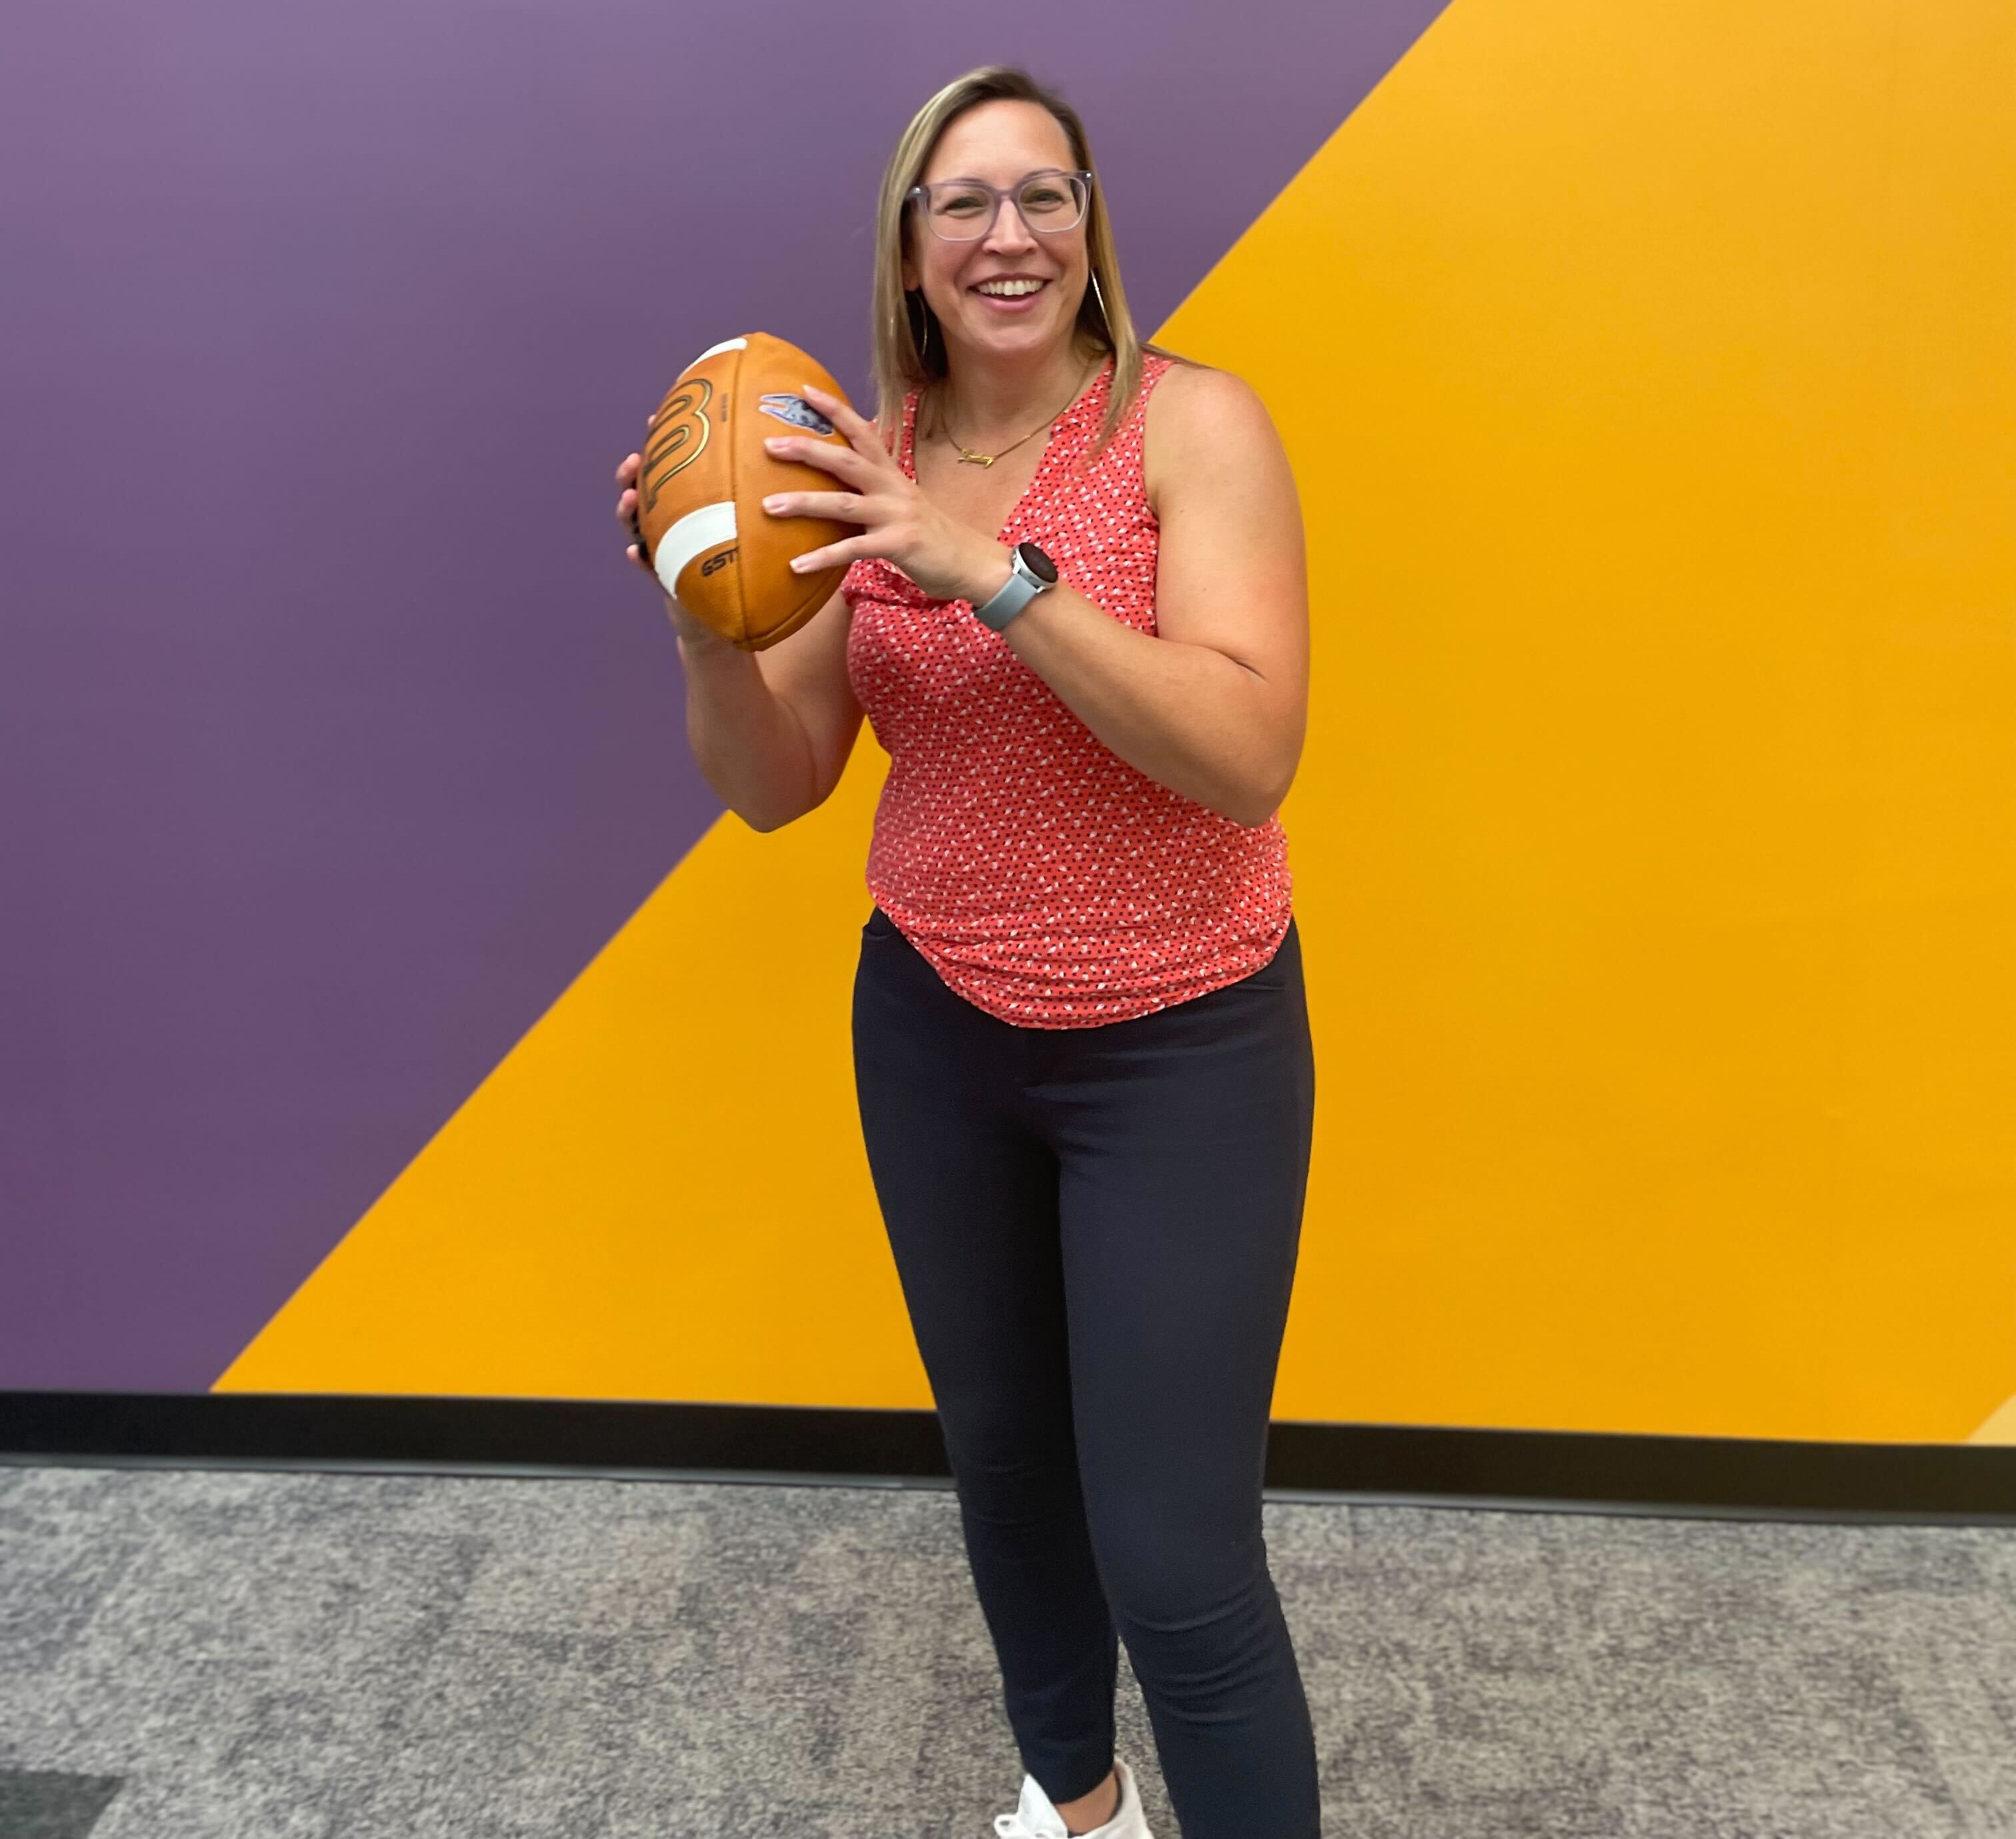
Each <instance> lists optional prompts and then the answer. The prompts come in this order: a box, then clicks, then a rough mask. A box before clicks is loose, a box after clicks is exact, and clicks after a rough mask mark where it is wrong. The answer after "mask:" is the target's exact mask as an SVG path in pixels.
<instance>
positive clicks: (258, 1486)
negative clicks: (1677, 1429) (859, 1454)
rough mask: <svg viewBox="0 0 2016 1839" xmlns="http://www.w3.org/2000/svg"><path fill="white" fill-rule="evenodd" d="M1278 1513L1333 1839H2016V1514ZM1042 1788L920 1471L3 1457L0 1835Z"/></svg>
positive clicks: (972, 1812)
mask: <svg viewBox="0 0 2016 1839" xmlns="http://www.w3.org/2000/svg"><path fill="white" fill-rule="evenodd" d="M1266 1525H1267V1537H1268V1545H1269V1552H1270V1554H1271V1556H1272V1560H1273V1567H1274V1572H1275V1575H1276V1579H1277V1580H1278V1581H1279V1583H1280V1588H1281V1592H1282V1596H1283V1601H1284V1603H1286V1605H1287V1612H1288V1617H1289V1620H1290V1621H1291V1624H1292V1625H1293V1627H1294V1632H1295V1637H1296V1642H1297V1647H1298V1653H1299V1655H1300V1657H1301V1666H1302V1671H1303V1675H1304V1678H1305V1681H1306V1682H1307V1683H1308V1686H1309V1695H1310V1698H1311V1701H1312V1707H1313V1710H1314V1712H1315V1716H1316V1729H1317V1734H1318V1737H1319V1742H1320V1743H1321V1746H1322V1755H1323V1793H1324V1807H1325V1830H1326V1833H1327V1834H1328V1835H1330V1839H1402V1836H1405V1839H1518V1836H1521V1835H1527V1834H1532V1835H1539V1834H1547V1835H1553V1836H1557V1839H1598V1836H1600V1839H1625V1836H1629V1839H1933V1836H1934V1835H1937V1836H1939V1839H1947V1836H1949V1835H1950V1836H1953V1839H1961V1836H1965V1839H2016V1530H2010V1529H2000V1528H1996V1529H1987V1528H1960V1527H1952V1528H1946V1527H1942V1528H1916V1527H1829V1526H1819V1525H1810V1524H1806V1525H1802V1524H1779V1525H1769V1524H1761V1523H1738V1522H1731V1521H1715V1520H1631V1519H1619V1518H1611V1517H1603V1516H1571V1515H1554V1514H1534V1513H1510V1512H1479V1511H1456V1510H1449V1509H1429V1508H1409V1507H1399V1506H1366V1505H1352V1506H1344V1505H1314V1504H1307V1503H1301V1502H1269V1505H1268V1507H1267V1509H1266ZM1121 1754H1123V1755H1126V1756H1128V1757H1129V1758H1130V1759H1131V1760H1133V1761H1136V1763H1137V1764H1138V1765H1139V1772H1140V1774H1141V1776H1142V1778H1143V1787H1144V1790H1145V1791H1146V1794H1147V1802H1148V1811H1149V1817H1150V1821H1151V1822H1152V1823H1153V1824H1154V1827H1155V1830H1156V1833H1157V1839H1179V1836H1178V1834H1177V1832H1176V1828H1175V1823H1174V1821H1173V1820H1172V1819H1171V1818H1170V1816H1169V1813H1168V1803H1167V1801H1166V1799H1165V1797H1164V1795H1163V1794H1162V1790H1161V1780H1160V1776H1159V1774H1158V1773H1157V1770H1156V1769H1155V1766H1154V1747H1153V1745H1152V1743H1151V1742H1150V1738H1149V1735H1148V1729H1147V1719H1146V1716H1145V1714H1144V1713H1143V1709H1142V1707H1141V1703H1140V1699H1139V1689H1138V1688H1137V1687H1136V1684H1135V1682H1134V1680H1133V1677H1132V1674H1131V1673H1129V1672H1128V1671H1125V1669H1124V1666H1123V1671H1122V1675H1121ZM1020 1780H1021V1769H1020V1766H1019V1765H1018V1764H1017V1761H1016V1759H1015V1756H1014V1752H1013V1745H1012V1743H1010V1739H1009V1736H1008V1730H1007V1725H1006V1721H1005V1719H1004V1718H1003V1715H1002V1712H1001V1709H1000V1701H999V1687H998V1682H997V1681H996V1679H995V1675H994V1672H993V1670H992V1653H991V1650H990V1649H989V1647H988V1642H987V1637H986V1631H985V1624H983V1623H982V1621H981V1617H980V1612H979V1607H978V1605H977V1603H976V1601H975V1600H974V1596H973V1594H972V1585H971V1583H970V1579H969V1578H968V1576H967V1572H966V1569H965V1561H964V1558H963V1552H962V1551H961V1549H960V1545H959V1522H958V1516H957V1505H956V1502H955V1501H954V1499H953V1498H952V1495H950V1494H949V1492H946V1491H941V1490H934V1489H920V1490H914V1491H912V1490H902V1489H887V1488H852V1487H816V1486H790V1485H769V1486H765V1485H749V1486H740V1485H731V1484H715V1483H668V1482H620V1481H598V1480H517V1479H504V1478H500V1479H494V1480H493V1479H483V1480H473V1479H468V1478H458V1477H409V1476H366V1475H340V1474H320V1475H312V1474H304V1475H291V1474H273V1473H192V1472H182V1471H171V1470H150V1469H62V1468H49V1469H10V1468H4V1467H0V1839H83V1836H84V1835H85V1834H89V1835H90V1836H91V1839H436V1836H437V1835H439V1836H441V1839H461V1836H463V1835H467V1836H469V1839H521V1836H522V1839H535V1836H536V1839H745V1836H747V1839H754V1836H756V1835H776V1836H778V1839H783V1836H785V1835H789V1836H790V1839H826V1836H830V1839H989V1836H990V1835H991V1834H992V1830H993V1828H992V1824H991V1820H992V1816H993V1815H994V1814H995V1813H998V1812H1003V1811H1005V1810H1006V1809H1007V1808H1010V1807H1011V1806H1012V1805H1013V1802H1014V1798H1015V1793H1016V1790H1017V1787H1018V1785H1019V1783H1020ZM1255 1839H1265V1835H1264V1834H1255Z"/></svg>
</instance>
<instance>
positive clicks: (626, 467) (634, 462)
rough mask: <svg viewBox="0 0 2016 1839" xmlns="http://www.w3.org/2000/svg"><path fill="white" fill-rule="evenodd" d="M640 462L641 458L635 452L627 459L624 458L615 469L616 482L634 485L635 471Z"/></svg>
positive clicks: (635, 479)
mask: <svg viewBox="0 0 2016 1839" xmlns="http://www.w3.org/2000/svg"><path fill="white" fill-rule="evenodd" d="M640 464H641V460H640V459H639V456H638V455H636V454H635V453H633V454H632V455H631V456H630V457H629V458H628V460H625V461H624V462H623V463H622V464H621V466H619V467H617V469H616V482H617V485H635V484H636V483H637V471H638V467H639V465H640Z"/></svg>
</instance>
